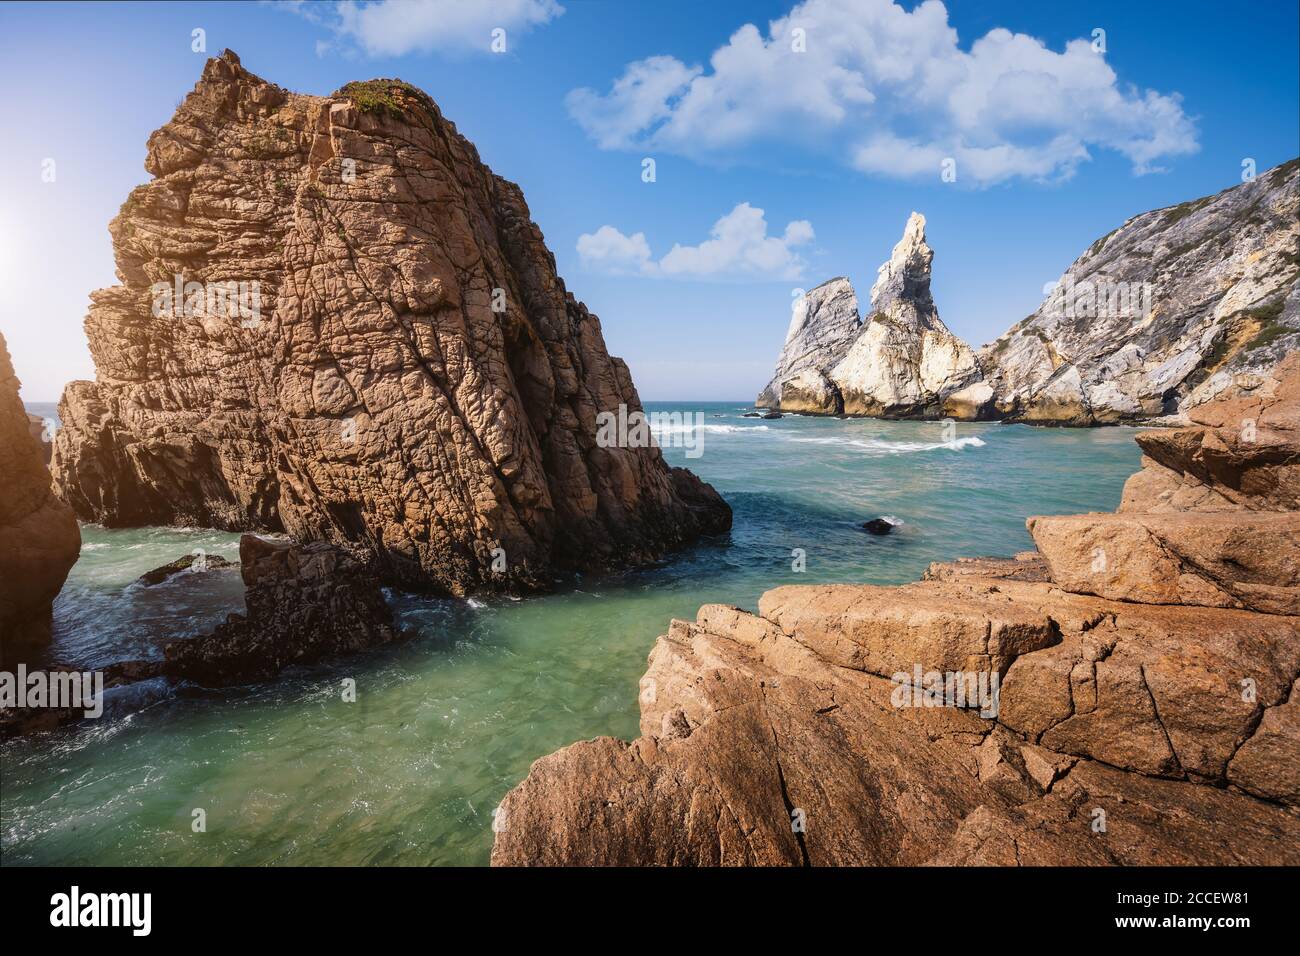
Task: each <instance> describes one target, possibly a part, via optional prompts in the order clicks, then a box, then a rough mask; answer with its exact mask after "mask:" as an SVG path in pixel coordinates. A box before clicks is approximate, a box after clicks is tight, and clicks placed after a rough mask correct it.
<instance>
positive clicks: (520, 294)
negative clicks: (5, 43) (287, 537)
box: [53, 52, 730, 593]
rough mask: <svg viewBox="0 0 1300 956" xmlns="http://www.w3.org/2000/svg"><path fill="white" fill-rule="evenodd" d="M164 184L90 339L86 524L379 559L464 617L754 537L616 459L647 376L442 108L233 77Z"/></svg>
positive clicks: (182, 133)
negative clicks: (323, 547)
mask: <svg viewBox="0 0 1300 956" xmlns="http://www.w3.org/2000/svg"><path fill="white" fill-rule="evenodd" d="M145 165H146V168H147V169H148V171H149V172H150V173H151V174H152V176H153V179H152V180H151V181H150V182H148V183H146V184H145V185H143V186H140V187H138V188H137V189H135V190H134V191H132V193H131V195H130V197H129V198H128V199H127V201H126V203H124V204H123V206H122V210H121V212H120V214H119V215H118V216H117V217H116V218H115V219H114V220H113V222H112V224H111V225H110V231H111V233H112V236H113V243H114V249H115V253H116V257H117V270H118V275H119V277H120V279H121V284H120V285H117V286H114V287H112V288H110V289H104V290H101V291H99V292H96V293H95V294H94V296H93V305H92V307H91V310H90V313H89V315H88V317H87V319H86V333H87V336H88V338H89V341H90V349H91V353H92V355H93V357H94V360H95V366H96V374H97V378H96V381H95V382H93V383H92V382H74V383H72V384H70V385H69V386H68V388H67V390H66V392H65V394H64V397H63V401H62V404H61V407H60V414H61V416H62V418H63V422H64V428H63V429H62V431H61V432H60V434H59V436H58V440H57V442H56V448H55V456H54V463H53V470H54V473H55V476H56V481H57V487H58V490H59V493H60V494H61V496H62V497H63V498H64V500H66V501H67V502H68V503H70V504H71V505H72V507H73V508H74V509H75V510H76V512H77V514H78V515H79V516H81V517H82V518H84V519H86V520H91V521H99V522H102V523H104V524H106V525H110V526H122V525H140V524H192V525H203V526H212V527H218V528H225V529H231V530H270V531H285V532H288V533H289V534H291V535H292V536H294V537H296V538H298V539H300V540H304V541H310V540H325V541H331V542H339V543H342V542H352V543H357V544H361V545H364V546H365V547H367V548H368V549H370V550H371V551H372V552H373V553H374V555H375V559H376V566H377V568H378V569H379V571H380V573H381V575H382V577H383V578H384V580H386V581H388V582H395V583H401V584H403V585H407V586H411V587H417V588H429V589H433V590H435V591H447V592H451V593H464V592H467V591H472V590H476V589H496V588H540V587H547V586H549V585H550V584H551V583H552V581H553V580H554V576H555V574H556V573H557V572H564V571H569V570H584V569H602V568H611V567H619V566H624V565H629V564H637V563H642V562H646V561H649V560H652V559H654V558H656V557H658V556H660V555H661V554H662V553H664V552H665V551H667V550H670V549H673V548H677V547H681V546H683V545H686V544H688V543H689V542H691V541H692V540H694V539H695V538H696V537H697V536H699V535H700V534H702V533H708V532H716V531H721V530H725V529H726V528H727V527H729V525H730V510H729V509H728V508H727V506H726V504H725V503H724V502H722V500H721V499H720V498H719V497H718V496H717V494H716V493H715V492H713V489H712V488H710V487H709V486H707V485H705V484H703V483H701V482H695V483H692V482H691V481H690V480H689V477H690V476H684V475H675V474H674V473H673V471H672V470H671V469H670V468H669V467H668V466H667V465H666V464H665V462H664V461H663V459H662V456H661V455H660V453H659V451H658V449H657V448H654V447H603V446H602V444H601V443H599V442H598V439H597V431H598V429H597V416H598V415H600V414H601V413H602V412H611V413H616V412H617V411H618V409H619V407H620V406H626V408H627V409H630V410H632V411H635V410H638V409H639V408H640V400H639V398H638V396H637V392H636V389H635V387H634V386H633V384H632V380H631V377H630V375H629V374H628V369H627V366H626V365H625V364H624V363H623V362H622V361H621V360H619V359H617V358H612V357H611V356H610V355H609V354H608V352H607V351H606V348H605V343H604V339H603V337H602V334H601V327H600V322H599V321H598V320H597V318H596V317H595V316H594V315H592V314H590V313H589V312H588V311H587V309H586V308H585V307H584V306H583V305H582V304H581V303H580V302H578V301H577V300H576V299H574V297H573V296H572V295H570V294H569V293H568V291H567V290H566V288H565V285H564V283H563V281H562V280H561V279H560V278H559V277H558V276H557V275H556V272H555V261H554V257H553V256H552V254H551V253H550V251H549V250H548V249H547V247H546V244H545V242H544V241H543V238H542V234H541V232H540V230H539V229H538V228H537V226H536V225H535V224H534V223H533V222H532V221H531V219H530V218H529V212H528V207H527V205H526V204H525V202H524V198H523V196H522V194H521V193H520V190H519V188H518V187H517V186H516V185H514V184H513V183H510V182H507V181H506V180H504V179H502V178H500V177H499V176H496V175H494V174H493V173H492V171H491V170H489V169H488V168H487V167H486V166H485V165H483V163H482V162H481V161H480V160H479V157H478V153H477V151H476V150H475V148H474V146H473V145H472V144H471V143H470V142H468V141H467V140H466V139H465V138H464V137H462V136H461V135H460V134H459V133H457V131H456V128H455V126H454V125H453V124H452V123H450V122H449V121H448V120H446V119H445V118H444V117H443V116H442V114H441V113H440V112H439V110H438V108H437V106H436V105H435V104H434V103H433V101H432V100H431V99H429V97H428V96H426V95H425V94H424V93H422V92H420V91H419V90H417V89H415V88H414V87H411V86H409V85H408V84H405V83H402V82H400V81H396V80H375V81H370V82H366V83H353V84H349V85H348V86H346V87H344V88H343V89H341V90H339V91H338V92H337V93H335V94H334V95H333V96H329V97H320V96H301V95H297V94H294V93H290V92H288V91H286V90H284V89H281V88H280V87H278V86H275V85H273V84H271V83H268V82H266V81H264V80H262V79H260V78H259V77H257V76H254V75H253V74H251V73H249V72H248V71H247V70H245V69H244V68H243V66H242V65H241V64H240V61H239V59H238V57H236V56H235V55H234V54H233V53H230V52H227V53H225V54H223V55H222V56H221V57H218V58H214V59H211V60H209V61H208V63H207V65H206V67H205V68H204V71H203V76H202V78H201V79H200V80H199V82H198V84H197V85H196V86H195V88H194V91H193V92H192V93H190V94H189V96H187V97H186V98H185V100H184V102H183V103H182V104H181V106H180V107H179V108H178V109H177V112H176V115H175V116H174V117H173V118H172V120H171V121H170V122H169V123H167V124H166V125H165V126H163V127H162V128H161V129H159V130H158V131H157V132H155V133H154V134H153V135H152V136H151V137H150V139H149V149H148V158H147V160H146V164H145ZM683 489H685V490H686V493H685V494H684V492H683Z"/></svg>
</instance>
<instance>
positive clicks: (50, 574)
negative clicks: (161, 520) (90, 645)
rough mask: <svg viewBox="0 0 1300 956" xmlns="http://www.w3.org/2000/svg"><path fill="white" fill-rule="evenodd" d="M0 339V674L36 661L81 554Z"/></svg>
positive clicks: (76, 531) (78, 539)
mask: <svg viewBox="0 0 1300 956" xmlns="http://www.w3.org/2000/svg"><path fill="white" fill-rule="evenodd" d="M18 387H19V385H18V379H17V378H16V377H15V376H14V370H13V365H12V364H11V362H10V360H9V350H8V346H7V344H6V343H5V340H4V337H3V336H0V489H3V493H2V494H0V666H4V667H11V666H12V665H13V664H14V663H16V662H18V661H21V660H28V659H31V658H32V657H33V656H35V655H37V654H38V653H39V651H40V649H41V648H42V647H43V646H44V644H45V643H46V642H47V641H48V640H49V637H50V615H51V611H52V608H53V604H54V599H55V597H57V596H58V593H59V591H60V590H61V589H62V587H63V582H64V581H65V580H66V579H67V577H68V571H69V570H71V568H72V565H73V564H75V563H76V561H77V556H78V554H80V552H81V531H80V529H79V528H78V527H77V519H76V518H75V517H74V515H73V514H72V510H71V509H70V508H68V507H67V505H65V504H63V503H62V502H61V501H59V500H58V498H56V497H55V496H54V492H53V490H52V489H51V487H50V473H49V471H48V470H47V469H46V467H45V461H44V455H43V452H42V449H41V443H40V440H39V438H37V437H36V436H34V435H33V433H32V430H31V428H32V426H31V422H30V420H29V416H28V414H27V412H26V411H25V410H24V409H23V404H22V401H21V399H20V398H19V395H18Z"/></svg>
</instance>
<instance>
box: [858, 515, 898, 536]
mask: <svg viewBox="0 0 1300 956" xmlns="http://www.w3.org/2000/svg"><path fill="white" fill-rule="evenodd" d="M899 524H901V522H898V521H890V520H889V519H888V518H872V519H871V520H870V521H864V522H863V523H862V530H863V531H866V532H868V533H870V534H889V533H891V532H892V531H893V530H894V528H896V527H897V526H898V525H899Z"/></svg>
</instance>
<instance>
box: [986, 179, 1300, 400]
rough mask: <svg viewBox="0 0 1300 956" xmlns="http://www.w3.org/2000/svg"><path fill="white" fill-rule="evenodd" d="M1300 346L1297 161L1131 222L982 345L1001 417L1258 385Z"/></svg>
mask: <svg viewBox="0 0 1300 956" xmlns="http://www.w3.org/2000/svg"><path fill="white" fill-rule="evenodd" d="M1297 349H1300V160H1292V161H1290V162H1288V163H1284V164H1283V165H1281V166H1278V167H1275V168H1274V169H1271V170H1269V171H1268V172H1266V173H1263V174H1261V175H1260V176H1259V177H1258V178H1256V179H1255V180H1254V181H1252V182H1248V183H1243V184H1241V185H1240V186H1234V187H1233V188H1231V189H1225V190H1224V191H1223V192H1221V193H1218V194H1216V195H1214V196H1206V197H1203V198H1201V199H1197V200H1195V201H1192V202H1185V203H1182V204H1180V205H1177V206H1172V207H1170V208H1168V209H1157V210H1155V211H1153V212H1148V213H1143V214H1142V215H1140V216H1135V217H1133V218H1132V219H1130V220H1128V221H1127V222H1126V223H1124V225H1122V226H1120V227H1119V228H1118V229H1116V230H1115V231H1114V232H1112V233H1110V234H1109V235H1106V236H1102V237H1101V238H1100V239H1098V240H1097V241H1096V242H1094V243H1093V244H1092V245H1091V246H1089V247H1088V249H1087V251H1085V252H1084V253H1083V255H1081V256H1080V257H1079V258H1078V259H1076V260H1075V261H1074V263H1073V264H1072V265H1071V266H1070V268H1069V269H1068V270H1067V271H1066V273H1065V275H1064V276H1062V277H1061V279H1060V281H1059V282H1058V283H1057V285H1056V288H1055V290H1054V291H1053V292H1052V293H1051V294H1050V295H1049V296H1048V297H1047V299H1046V301H1044V302H1043V304H1042V305H1041V306H1040V307H1039V309H1038V311H1037V312H1035V313H1034V314H1033V315H1031V316H1029V317H1028V318H1026V319H1024V320H1023V321H1022V322H1020V323H1019V324H1017V325H1016V326H1014V327H1013V328H1012V329H1010V330H1009V331H1008V332H1007V333H1006V334H1004V335H1002V336H1001V337H1000V338H998V339H997V340H996V341H995V342H993V343H992V344H991V345H989V346H987V347H986V348H984V349H982V350H981V352H980V355H979V358H980V362H981V364H982V365H983V367H984V369H985V378H986V381H987V383H988V384H989V386H991V388H992V389H993V392H994V393H995V395H996V396H997V397H996V406H997V410H998V414H999V415H1001V416H1004V417H1009V418H1013V419H1019V420H1024V421H1037V422H1050V423H1061V424H1098V423H1105V422H1117V421H1130V420H1134V419H1142V418H1150V417H1156V416H1160V415H1169V414H1174V413H1176V412H1180V411H1186V410H1187V409H1189V408H1193V407H1195V406H1197V405H1200V404H1202V403H1204V402H1206V401H1208V400H1210V399H1211V398H1214V397H1215V396H1217V395H1220V394H1224V395H1232V394H1249V392H1250V391H1251V390H1253V389H1254V388H1256V387H1258V386H1259V385H1261V384H1262V383H1264V382H1266V381H1267V380H1268V378H1269V372H1270V371H1271V370H1272V368H1273V367H1274V366H1275V365H1276V364H1277V363H1278V362H1279V361H1280V360H1281V359H1282V358H1283V357H1284V356H1285V355H1286V354H1287V353H1289V352H1293V351H1295V350H1297Z"/></svg>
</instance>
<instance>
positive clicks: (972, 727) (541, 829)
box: [492, 355, 1300, 866]
mask: <svg viewBox="0 0 1300 956" xmlns="http://www.w3.org/2000/svg"><path fill="white" fill-rule="evenodd" d="M1190 414H1191V415H1192V416H1194V419H1195V420H1194V422H1193V424H1191V425H1189V426H1188V427H1187V428H1184V429H1178V430H1170V431H1160V432H1154V433H1145V434H1142V435H1140V436H1139V442H1140V443H1141V445H1142V448H1143V451H1144V453H1145V454H1144V458H1143V462H1142V469H1141V471H1139V472H1138V473H1136V474H1135V475H1133V477H1132V478H1130V480H1129V482H1128V484H1127V486H1126V488H1125V494H1124V500H1123V504H1122V505H1121V506H1120V509H1119V511H1118V512H1116V513H1114V514H1088V515H1078V516H1070V517H1060V518H1046V517H1044V518H1032V519H1030V521H1029V528H1030V531H1031V534H1032V536H1033V538H1034V543H1035V545H1036V547H1037V550H1036V551H1035V552H1028V553H1025V554H1021V555H1017V556H1016V557H1015V558H1012V559H997V558H983V559H969V560H963V561H958V562H955V563H949V564H935V565H932V566H931V567H930V569H929V570H928V571H927V572H926V574H925V576H924V578H923V580H921V581H919V582H917V583H915V584H909V585H904V586H901V587H876V586H870V585H833V586H806V587H805V586H799V587H781V588H777V589H776V590H773V591H769V592H768V593H766V594H765V595H763V597H762V599H761V601H760V603H759V607H758V612H757V613H752V612H748V611H744V610H741V609H738V608H734V607H727V606H723V605H716V604H715V605H706V606H704V607H702V608H700V611H699V614H698V615H697V617H696V619H695V620H694V621H673V622H672V624H671V625H670V627H669V630H668V633H667V634H665V635H664V636H662V637H660V638H659V640H658V641H657V643H656V644H655V646H654V649H653V650H652V651H651V653H650V657H649V667H648V669H647V670H646V673H645V676H644V678H643V679H642V681H641V693H640V708H641V736H640V737H639V738H638V739H636V740H635V741H632V742H631V743H628V742H626V741H622V740H617V739H614V738H609V737H602V738H597V739H595V740H589V741H584V742H580V743H575V744H572V745H570V746H568V747H565V748H564V749H562V750H559V751H557V752H556V753H553V754H551V755H549V756H547V757H543V758H541V759H540V760H538V761H537V762H535V763H534V764H533V766H532V768H531V770H530V772H529V774H528V776H527V778H526V779H525V780H524V781H523V782H521V783H520V784H519V785H518V786H517V787H516V788H515V789H514V790H512V791H511V792H510V793H509V794H508V795H507V797H506V798H505V800H504V801H503V802H502V804H501V808H500V811H499V813H498V818H499V822H500V825H499V826H498V827H497V834H496V841H495V845H494V848H493V853H492V862H493V864H494V865H506V866H510V865H789V866H800V865H803V866H807V865H814V866H817V865H1008V866H1031V865H1081V864H1082V865H1144V864H1153V863H1162V864H1171V863H1172V864H1178V863H1184V864H1198V865H1204V864H1266V865H1296V864H1297V863H1300V773H1298V769H1300V694H1298V693H1297V690H1300V617H1297V616H1296V614H1297V609H1298V608H1300V605H1298V604H1297V601H1300V571H1298V570H1297V569H1300V533H1298V529H1300V525H1298V524H1297V518H1298V517H1300V512H1298V511H1297V509H1298V508H1300V498H1298V497H1297V495H1298V493H1300V355H1293V356H1291V357H1290V358H1288V359H1287V360H1286V361H1285V362H1284V363H1282V365H1281V366H1279V369H1278V372H1277V377H1276V378H1273V379H1270V380H1269V381H1268V382H1266V383H1264V384H1263V385H1262V386H1261V387H1260V388H1259V389H1258V390H1257V391H1256V393H1255V394H1254V395H1253V396H1251V397H1250V398H1244V399H1242V398H1237V399H1220V400H1218V401H1215V402H1211V403H1208V404H1206V405H1203V406H1200V407H1198V408H1196V409H1194V410H1192V412H1191V413H1190ZM972 677H975V678H982V679H983V681H984V683H982V684H981V683H980V682H979V680H972V679H971V678H972ZM963 678H965V681H964V682H963ZM954 687H955V688H956V689H957V691H958V694H957V696H954V693H953V692H954ZM962 692H965V693H964V696H963V693H962Z"/></svg>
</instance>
